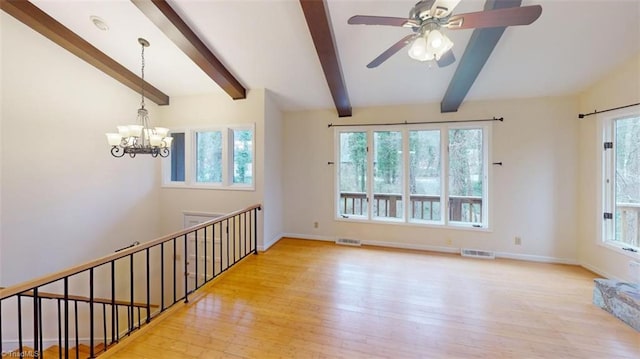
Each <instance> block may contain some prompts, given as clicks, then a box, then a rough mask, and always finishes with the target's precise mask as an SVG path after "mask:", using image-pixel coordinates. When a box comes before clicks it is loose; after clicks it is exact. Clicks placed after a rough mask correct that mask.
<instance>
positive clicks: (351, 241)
mask: <svg viewBox="0 0 640 359" xmlns="http://www.w3.org/2000/svg"><path fill="white" fill-rule="evenodd" d="M336 244H342V245H344V246H355V247H360V246H361V245H362V243H360V240H359V239H349V238H338V239H336Z"/></svg>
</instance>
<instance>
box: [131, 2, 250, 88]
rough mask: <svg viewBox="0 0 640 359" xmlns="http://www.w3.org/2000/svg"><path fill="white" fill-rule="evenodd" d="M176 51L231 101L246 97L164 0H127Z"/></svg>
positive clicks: (215, 58)
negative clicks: (175, 47) (167, 39)
mask: <svg viewBox="0 0 640 359" xmlns="http://www.w3.org/2000/svg"><path fill="white" fill-rule="evenodd" d="M131 2H132V3H133V4H134V5H135V6H137V7H138V9H140V11H142V13H143V14H145V15H146V16H147V17H148V18H149V20H151V22H153V23H154V24H155V25H156V26H157V27H158V28H159V29H160V30H161V31H162V32H163V33H164V34H165V35H167V37H168V38H169V39H171V41H173V43H174V44H176V46H178V48H180V50H182V51H183V52H184V53H185V54H186V55H187V56H189V58H190V59H191V60H192V61H193V62H195V63H196V65H198V66H199V67H200V68H201V69H202V71H204V72H205V73H206V74H207V75H208V76H209V77H210V78H211V79H212V80H213V81H215V82H216V83H217V84H218V85H219V86H220V87H221V88H222V89H223V90H224V91H225V92H226V93H227V94H229V96H231V98H232V99H234V100H239V99H244V98H247V90H246V89H245V88H244V86H242V84H241V83H240V81H238V79H236V78H235V77H234V76H233V75H232V74H231V72H230V71H229V70H228V69H227V68H226V67H225V66H224V65H223V64H222V62H221V61H220V60H218V58H217V57H216V56H215V55H214V54H213V53H212V52H211V50H209V48H208V47H207V45H205V44H204V42H202V40H200V38H199V37H198V36H197V35H196V34H195V33H194V32H193V31H192V30H191V28H190V27H189V25H187V24H186V23H185V22H184V21H183V20H182V18H180V16H179V15H178V13H176V12H175V10H173V8H172V7H171V5H169V4H168V3H167V2H166V1H164V0H153V1H151V0H131Z"/></svg>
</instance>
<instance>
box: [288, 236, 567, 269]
mask: <svg viewBox="0 0 640 359" xmlns="http://www.w3.org/2000/svg"><path fill="white" fill-rule="evenodd" d="M282 236H283V237H290V238H300V239H310V240H314V241H328V242H335V241H336V238H337V237H328V236H316V235H309V234H298V233H285V234H283V235H282ZM362 244H364V245H368V246H378V247H388V248H399V249H413V250H419V251H430V252H439V253H455V254H459V253H460V248H456V247H445V246H432V245H425V244H413V243H398V242H382V241H370V240H363V241H362ZM496 257H497V258H508V259H516V260H521V261H527V262H541V263H557V264H570V265H580V263H579V262H578V261H577V260H575V259H569V258H557V257H546V256H537V255H531V254H519V253H508V252H496Z"/></svg>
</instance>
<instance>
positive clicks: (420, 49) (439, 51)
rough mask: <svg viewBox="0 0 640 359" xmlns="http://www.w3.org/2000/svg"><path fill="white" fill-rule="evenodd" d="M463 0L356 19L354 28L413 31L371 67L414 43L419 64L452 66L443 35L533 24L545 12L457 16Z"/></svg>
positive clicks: (431, 0)
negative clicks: (403, 15) (396, 14)
mask: <svg viewBox="0 0 640 359" xmlns="http://www.w3.org/2000/svg"><path fill="white" fill-rule="evenodd" d="M460 1H461V0H420V1H419V2H418V3H417V4H416V5H415V6H414V7H413V8H412V9H411V11H409V18H401V17H388V16H367V15H355V16H352V17H351V18H350V19H349V21H348V23H349V24H351V25H384V26H398V27H408V28H411V29H412V30H413V33H412V34H409V35H407V36H405V37H403V38H402V39H400V41H398V42H396V43H395V44H393V45H392V46H391V47H390V48H388V49H387V50H386V51H384V52H383V53H382V54H380V55H379V56H378V57H376V58H375V59H373V61H371V62H370V63H369V64H368V65H367V67H368V68H374V67H377V66H378V65H380V64H381V63H383V62H384V61H386V60H387V59H388V58H390V57H391V56H393V55H394V54H395V53H396V52H398V51H400V50H401V49H402V48H404V47H405V46H407V45H408V44H409V43H411V46H410V48H409V56H410V57H411V58H412V59H415V60H418V61H430V60H434V61H435V62H436V63H437V64H438V66H439V67H444V66H447V65H450V64H452V63H453V62H454V61H455V60H456V59H455V56H454V55H453V52H452V51H451V48H452V47H453V42H452V41H451V40H450V39H449V38H448V37H447V36H446V35H445V34H444V33H443V32H441V29H442V28H447V29H450V30H462V29H478V28H487V27H505V26H515V25H529V24H531V23H533V22H534V21H536V20H537V19H538V17H540V14H541V13H542V6H540V5H533V6H523V7H511V8H503V9H496V10H486V11H478V12H470V13H466V14H457V15H454V14H453V9H454V8H455V7H456V6H457V5H458V3H459V2H460Z"/></svg>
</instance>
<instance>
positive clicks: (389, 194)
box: [336, 126, 489, 228]
mask: <svg viewBox="0 0 640 359" xmlns="http://www.w3.org/2000/svg"><path fill="white" fill-rule="evenodd" d="M487 134H488V126H484V127H452V126H424V127H421V128H418V127H416V128H408V129H396V128H393V127H392V128H390V127H388V126H387V127H383V126H381V127H379V128H368V129H360V128H357V127H354V128H350V129H342V130H337V133H336V143H337V144H336V148H337V157H338V161H337V163H338V164H339V165H338V166H336V169H337V174H336V178H337V184H338V185H337V189H338V193H337V202H336V203H337V204H336V207H337V211H336V213H337V215H338V216H339V217H340V218H352V219H359V220H372V221H392V222H410V223H423V224H434V225H451V226H464V227H483V228H487V227H488V218H487V208H488V205H487V188H488V181H487V179H488V173H487V168H488V167H487V163H488V153H487V149H488V148H489V147H488V143H487V139H488V136H487ZM368 179H371V181H370V182H369V181H368Z"/></svg>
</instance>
